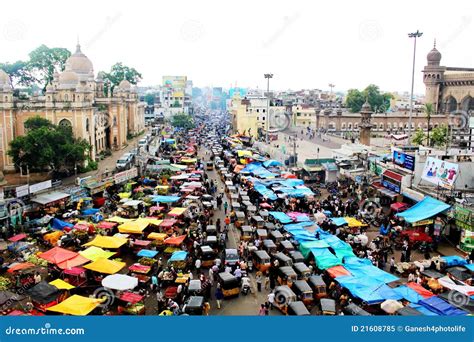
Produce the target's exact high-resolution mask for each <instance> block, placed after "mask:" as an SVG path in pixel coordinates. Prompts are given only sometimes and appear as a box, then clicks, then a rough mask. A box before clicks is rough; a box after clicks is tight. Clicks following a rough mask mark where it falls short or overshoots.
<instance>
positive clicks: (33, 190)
mask: <svg viewBox="0 0 474 342" xmlns="http://www.w3.org/2000/svg"><path fill="white" fill-rule="evenodd" d="M52 186H53V185H52V182H51V180H47V181H45V182H41V183H36V184H33V185H30V194H34V193H36V192H39V191H42V190H46V189H49V188H51V187H52Z"/></svg>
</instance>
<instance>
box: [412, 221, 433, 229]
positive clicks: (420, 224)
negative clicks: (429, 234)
mask: <svg viewBox="0 0 474 342" xmlns="http://www.w3.org/2000/svg"><path fill="white" fill-rule="evenodd" d="M429 224H433V220H421V221H418V222H413V223H412V224H411V225H412V226H413V227H418V226H427V225H429Z"/></svg>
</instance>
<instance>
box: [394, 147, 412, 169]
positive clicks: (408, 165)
mask: <svg viewBox="0 0 474 342" xmlns="http://www.w3.org/2000/svg"><path fill="white" fill-rule="evenodd" d="M393 163H394V164H395V165H398V166H399V167H402V168H404V169H407V170H410V171H415V156H412V155H410V154H406V153H403V152H401V151H393Z"/></svg>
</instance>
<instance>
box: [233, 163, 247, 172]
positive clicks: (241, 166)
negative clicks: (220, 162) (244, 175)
mask: <svg viewBox="0 0 474 342" xmlns="http://www.w3.org/2000/svg"><path fill="white" fill-rule="evenodd" d="M244 168H245V165H237V166H236V167H234V172H235V173H240V171H242V170H243V169H244Z"/></svg>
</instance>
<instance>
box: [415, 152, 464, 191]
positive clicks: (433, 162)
mask: <svg viewBox="0 0 474 342" xmlns="http://www.w3.org/2000/svg"><path fill="white" fill-rule="evenodd" d="M458 174H459V166H458V164H454V163H450V162H447V161H444V160H441V159H437V158H433V157H428V159H426V163H425V167H424V169H423V173H422V175H421V178H422V179H423V180H425V181H427V182H430V183H432V184H435V185H439V186H441V187H443V188H447V189H451V188H452V187H453V186H454V182H455V181H456V177H457V175H458Z"/></svg>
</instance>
